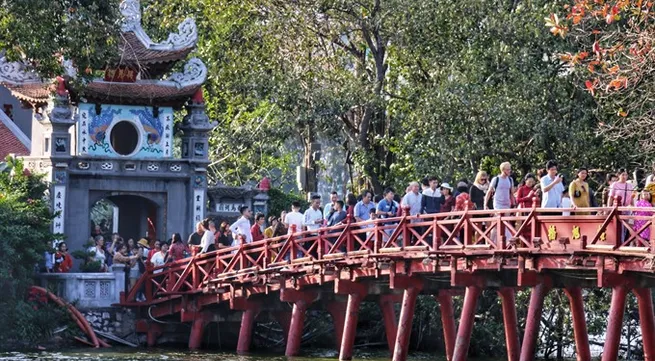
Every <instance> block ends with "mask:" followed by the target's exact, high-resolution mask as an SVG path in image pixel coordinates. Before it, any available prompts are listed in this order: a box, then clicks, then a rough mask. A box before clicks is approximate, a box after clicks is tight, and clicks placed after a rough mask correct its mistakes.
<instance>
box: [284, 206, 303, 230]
mask: <svg viewBox="0 0 655 361" xmlns="http://www.w3.org/2000/svg"><path fill="white" fill-rule="evenodd" d="M304 222H305V216H304V215H303V214H302V213H300V203H299V202H293V203H291V212H289V213H287V214H286V216H284V220H282V223H284V225H285V226H286V227H287V228H288V229H289V231H288V234H291V233H293V230H292V228H293V227H291V226H292V225H295V226H296V227H295V231H296V232H302V230H303V223H304Z"/></svg>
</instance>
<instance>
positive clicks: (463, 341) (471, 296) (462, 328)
mask: <svg viewBox="0 0 655 361" xmlns="http://www.w3.org/2000/svg"><path fill="white" fill-rule="evenodd" d="M481 292H482V289H481V288H480V287H479V286H467V287H466V293H465V294H464V306H463V307H462V316H461V317H460V319H459V329H458V330H457V339H456V340H455V350H454V352H453V361H465V360H466V359H467V358H468V351H469V344H470V343H471V332H472V331H473V322H474V321H475V308H476V307H477V305H478V297H480V293H481Z"/></svg>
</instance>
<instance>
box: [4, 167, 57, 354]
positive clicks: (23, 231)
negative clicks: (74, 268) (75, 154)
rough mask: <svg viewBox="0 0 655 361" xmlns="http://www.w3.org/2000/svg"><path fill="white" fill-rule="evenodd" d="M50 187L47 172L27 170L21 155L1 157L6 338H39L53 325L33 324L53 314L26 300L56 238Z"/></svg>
mask: <svg viewBox="0 0 655 361" xmlns="http://www.w3.org/2000/svg"><path fill="white" fill-rule="evenodd" d="M45 190H46V185H45V184H44V183H43V182H42V180H41V177H40V176H36V175H31V174H29V173H28V172H26V171H24V170H23V164H22V162H21V161H20V160H14V159H11V158H8V159H7V162H6V163H0V249H2V252H3V253H2V257H0V287H1V288H2V290H3V297H0V341H1V340H7V339H14V338H16V337H18V338H21V339H31V338H39V337H42V336H43V333H41V331H43V327H45V328H47V327H49V324H47V323H43V324H42V325H39V324H37V323H35V324H30V323H31V322H33V321H34V320H37V319H38V320H41V318H43V319H44V320H45V319H47V317H46V316H44V314H43V313H47V312H46V311H39V312H38V313H34V312H32V311H36V310H34V309H32V310H31V309H30V307H28V305H27V304H26V303H25V300H24V298H25V296H26V292H25V291H26V289H27V287H28V286H29V285H30V284H32V282H33V276H34V272H35V267H36V266H37V265H38V264H39V263H43V254H44V252H46V251H49V250H51V246H50V242H51V241H52V240H53V239H55V235H53V234H52V233H51V231H50V224H51V220H52V218H53V215H52V213H51V212H50V209H49V208H48V204H47V201H46V200H45V199H44V198H45ZM53 317H55V318H56V316H53ZM39 322H41V321H39ZM44 322H45V321H44ZM0 343H2V342H0Z"/></svg>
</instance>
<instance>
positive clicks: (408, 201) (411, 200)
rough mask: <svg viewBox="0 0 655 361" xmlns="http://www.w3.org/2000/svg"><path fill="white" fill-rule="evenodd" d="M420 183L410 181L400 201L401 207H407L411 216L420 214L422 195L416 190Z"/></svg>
mask: <svg viewBox="0 0 655 361" xmlns="http://www.w3.org/2000/svg"><path fill="white" fill-rule="evenodd" d="M419 188H420V185H419V184H418V182H412V183H410V184H409V192H407V194H405V196H404V197H403V199H402V202H400V205H401V207H403V208H405V207H409V214H410V215H412V216H415V215H418V214H421V203H422V201H423V195H422V194H421V193H419V192H418V190H419Z"/></svg>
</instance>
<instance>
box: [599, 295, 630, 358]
mask: <svg viewBox="0 0 655 361" xmlns="http://www.w3.org/2000/svg"><path fill="white" fill-rule="evenodd" d="M628 291H629V288H628V287H627V286H625V285H616V286H614V287H612V304H611V305H610V312H609V321H608V322H607V333H606V334H605V347H604V348H603V358H602V361H614V360H618V358H619V346H620V345H621V329H622V328H623V314H624V313H625V299H626V296H627V295H628Z"/></svg>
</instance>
